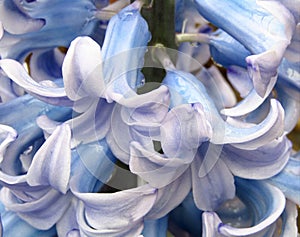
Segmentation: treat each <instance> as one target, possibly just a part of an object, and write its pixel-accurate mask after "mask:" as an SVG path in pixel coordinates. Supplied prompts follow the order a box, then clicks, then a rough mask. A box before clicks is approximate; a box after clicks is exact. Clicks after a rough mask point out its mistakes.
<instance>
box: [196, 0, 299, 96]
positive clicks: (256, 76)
mask: <svg viewBox="0 0 300 237" xmlns="http://www.w3.org/2000/svg"><path fill="white" fill-rule="evenodd" d="M195 3H196V6H197V9H198V11H199V12H200V14H201V15H202V16H204V17H205V18H206V19H207V20H208V21H210V22H211V23H213V24H214V25H215V26H217V27H219V28H221V29H223V30H225V31H226V32H227V33H229V34H230V35H232V36H233V37H234V38H236V39H237V40H238V41H240V42H241V43H242V44H243V45H244V46H245V47H246V48H248V49H249V50H250V51H251V52H252V53H253V54H254V55H251V56H248V57H247V58H246V61H247V64H248V70H249V73H250V76H251V78H252V79H253V83H254V87H255V89H256V91H257V93H258V94H259V95H260V96H261V97H263V96H265V92H266V89H267V87H269V81H270V79H271V78H273V77H274V76H276V70H277V67H278V66H279V64H280V61H281V59H282V56H283V54H284V52H285V49H286V47H287V46H288V44H289V43H290V40H291V38H292V34H293V30H294V28H295V19H294V17H293V15H292V14H291V13H290V12H289V11H288V10H287V9H286V8H285V7H284V6H283V5H282V4H281V3H279V2H276V1H252V0H249V1H245V2H243V4H241V3H240V2H238V1H231V2H228V1H224V2H222V4H219V3H218V2H217V1H215V2H214V1H195ZM216 6H217V7H216ZM224 11H226V12H227V14H229V15H230V16H231V17H227V15H226V16H225V15H223V14H222V12H224ZM237 22H239V23H237ZM271 55H272V56H271ZM268 59H270V60H268Z"/></svg>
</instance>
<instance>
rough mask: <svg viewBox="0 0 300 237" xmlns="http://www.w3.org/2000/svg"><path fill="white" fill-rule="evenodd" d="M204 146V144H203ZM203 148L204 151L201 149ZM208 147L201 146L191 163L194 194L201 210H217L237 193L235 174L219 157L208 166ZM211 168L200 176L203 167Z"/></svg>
mask: <svg viewBox="0 0 300 237" xmlns="http://www.w3.org/2000/svg"><path fill="white" fill-rule="evenodd" d="M202 146H203V145H202ZM201 149H202V151H201ZM204 153H206V148H205V147H203V148H201V147H200V148H199V151H198V153H197V155H196V157H195V159H194V161H193V163H192V164H191V170H192V184H193V188H192V189H193V196H194V200H195V204H196V206H197V207H198V208H199V209H200V210H205V211H208V210H210V211H211V210H216V208H218V207H219V206H220V205H221V204H222V203H223V202H224V201H226V200H227V199H231V198H233V197H234V195H235V186H234V179H233V175H232V174H231V172H230V170H229V169H228V167H227V166H226V164H225V163H224V162H223V161H222V160H221V159H218V160H217V161H216V163H215V164H214V166H213V167H211V168H210V167H209V168H206V166H207V164H208V163H207V161H206V159H211V157H205V156H204V155H203V154H204ZM203 168H204V169H209V170H207V172H206V175H205V176H201V177H200V176H199V172H200V170H201V169H203Z"/></svg>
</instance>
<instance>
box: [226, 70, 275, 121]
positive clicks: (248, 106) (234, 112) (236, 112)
mask: <svg viewBox="0 0 300 237" xmlns="http://www.w3.org/2000/svg"><path fill="white" fill-rule="evenodd" d="M245 73H246V72H244V76H243V78H244V77H247V76H246V75H245ZM243 78H242V79H243ZM246 80H247V81H248V79H246ZM276 81H277V78H276V77H273V78H271V79H270V82H269V85H268V86H267V88H266V92H265V95H264V96H263V97H262V96H260V95H258V94H257V92H256V89H254V88H253V89H251V90H250V92H249V93H248V94H247V96H246V97H245V98H244V99H243V100H242V101H241V102H239V103H237V104H236V105H235V106H234V107H231V108H225V109H222V110H221V113H222V114H224V115H226V116H232V117H238V116H243V115H245V114H248V113H250V112H252V111H254V110H255V109H257V108H258V107H259V106H260V105H261V104H262V103H263V102H264V101H265V100H266V99H267V98H268V96H269V95H270V93H271V92H272V90H273V88H274V86H275V84H276Z"/></svg>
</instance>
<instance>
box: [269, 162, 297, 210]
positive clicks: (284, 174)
mask: <svg viewBox="0 0 300 237" xmlns="http://www.w3.org/2000/svg"><path fill="white" fill-rule="evenodd" d="M299 176H300V160H299V158H294V157H290V159H289V161H288V163H287V165H286V166H285V167H284V169H283V170H282V171H281V172H280V173H279V174H277V175H275V176H274V177H271V178H270V179H268V180H267V182H268V183H271V184H272V185H274V186H276V187H278V188H279V189H280V190H281V191H282V192H283V193H284V195H285V196H286V197H287V198H288V199H290V200H292V201H293V202H295V203H297V204H298V205H300V185H299Z"/></svg>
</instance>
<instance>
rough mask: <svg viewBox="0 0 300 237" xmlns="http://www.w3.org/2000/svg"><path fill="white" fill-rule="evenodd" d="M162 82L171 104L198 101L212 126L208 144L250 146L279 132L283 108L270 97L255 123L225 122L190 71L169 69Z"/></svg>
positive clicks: (280, 133)
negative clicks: (267, 107)
mask: <svg viewBox="0 0 300 237" xmlns="http://www.w3.org/2000/svg"><path fill="white" fill-rule="evenodd" d="M163 84H165V85H167V86H168V87H169V91H170V94H171V107H174V106H176V105H180V104H186V103H189V104H192V103H201V105H202V106H203V111H204V113H205V117H206V119H207V120H208V121H209V123H210V124H211V126H212V130H213V133H212V135H213V136H212V138H211V140H210V141H211V142H212V143H215V144H227V143H231V144H235V145H236V146H239V147H245V148H248V149H253V148H256V147H258V146H262V145H263V144H266V143H268V142H270V141H272V140H273V139H276V138H278V137H280V136H281V135H282V134H283V129H284V128H283V126H284V122H283V121H284V119H283V118H284V111H283V109H282V107H281V105H280V103H279V102H278V101H276V100H275V99H271V100H270V105H271V108H270V111H269V114H268V115H267V117H266V118H265V119H264V120H263V121H262V122H261V123H259V124H256V125H253V124H249V123H245V122H242V121H238V122H237V123H236V122H233V121H234V120H228V121H227V122H225V121H224V120H223V118H222V117H221V116H220V114H219V112H218V110H217V108H216V106H215V104H214V102H213V100H212V99H211V98H210V96H209V95H208V94H207V91H206V89H205V87H204V86H203V84H202V83H201V82H200V81H199V80H197V79H196V78H195V77H194V76H193V75H192V74H189V73H185V72H182V71H169V72H168V73H167V75H166V77H165V78H164V81H163Z"/></svg>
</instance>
